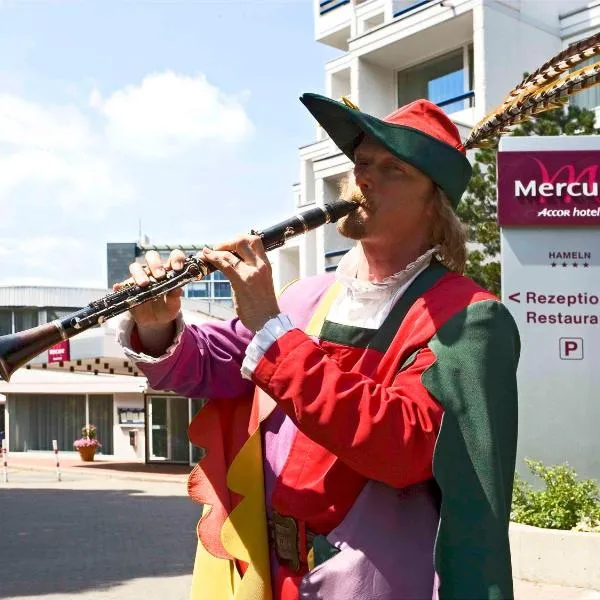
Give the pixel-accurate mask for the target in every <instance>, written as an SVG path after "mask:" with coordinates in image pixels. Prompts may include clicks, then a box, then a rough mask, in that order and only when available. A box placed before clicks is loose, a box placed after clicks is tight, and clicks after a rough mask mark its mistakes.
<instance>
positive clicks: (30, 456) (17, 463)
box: [0, 452, 600, 600]
mask: <svg viewBox="0 0 600 600" xmlns="http://www.w3.org/2000/svg"><path fill="white" fill-rule="evenodd" d="M59 459H60V470H61V474H62V476H63V481H77V480H82V479H85V480H87V481H88V482H89V480H90V478H92V479H96V480H97V481H99V480H98V479H97V478H101V479H105V480H106V479H118V480H130V481H140V482H144V481H145V482H149V483H152V482H156V483H160V482H162V483H172V484H174V487H171V488H170V489H171V493H175V494H177V495H180V494H181V495H185V485H184V484H185V483H186V481H187V476H188V474H189V472H190V470H191V467H189V466H187V465H170V464H160V463H159V464H145V463H143V462H124V461H118V460H115V459H114V458H112V457H106V456H101V455H100V456H98V457H96V459H95V460H94V462H91V463H85V462H82V461H81V459H80V458H79V456H78V455H76V454H74V453H62V454H60V455H59ZM36 473H37V475H36ZM8 477H9V482H10V481H11V480H12V481H13V482H14V483H15V484H16V485H17V486H18V487H21V486H24V487H30V486H33V487H40V485H39V483H40V478H43V480H44V481H45V482H48V483H46V484H42V485H52V484H51V483H50V482H51V481H56V479H55V477H56V461H55V457H54V455H53V454H52V453H35V452H27V453H14V452H13V453H10V454H9V456H8ZM1 481H2V475H1V472H0V482H1ZM124 484H125V481H122V482H115V484H114V487H115V488H118V487H120V486H122V485H124ZM82 485H91V483H88V484H82ZM98 485H102V486H105V485H110V484H109V483H108V482H107V483H105V484H100V483H98ZM7 487H9V488H11V487H12V485H10V483H9V485H8V486H6V487H5V486H3V485H2V483H0V491H1V490H2V489H5V490H6V489H7ZM155 493H156V492H155ZM182 508H185V510H184V511H183V512H184V513H185V512H190V511H191V512H192V513H194V514H196V513H197V508H194V504H193V502H191V501H190V503H189V505H187V503H186V505H185V506H183V507H182ZM190 530H191V529H190ZM187 550H188V551H189V552H190V555H189V556H188V555H186V558H187V559H188V560H189V559H190V556H192V549H191V548H188V549H187ZM165 575H167V574H163V577H164V576H165ZM168 575H170V576H172V575H173V574H171V573H169V574H168ZM177 575H178V576H179V577H177ZM177 575H176V576H175V577H172V578H171V577H169V576H167V577H166V578H164V579H163V580H162V581H160V580H159V581H160V585H165V586H167V588H168V587H169V585H171V586H173V587H171V589H172V590H174V589H175V588H177V589H178V590H179V593H181V594H182V596H181V598H182V599H183V597H184V595H183V594H184V590H185V594H187V589H188V587H189V575H185V576H183V575H181V574H179V573H178V574H177ZM176 582H177V584H176ZM157 583H158V582H157V580H156V579H154V578H148V579H140V580H138V581H137V582H129V584H130V585H134V588H135V590H136V592H135V593H133V594H132V593H131V592H132V591H133V589H134V588H129V587H128V585H125V586H124V588H123V590H122V591H123V592H124V593H125V590H126V589H127V590H128V591H129V594H126V595H124V596H123V597H124V598H125V597H127V598H129V599H130V600H133V599H135V600H137V598H138V595H137V593H140V596H139V598H140V600H141V598H142V597H144V598H145V597H148V596H146V595H144V594H146V593H147V591H148V590H150V589H153V591H154V592H157V591H158V589H157V588H156V585H157ZM121 585H123V584H121ZM146 586H148V587H146ZM142 590H143V593H142ZM80 593H81V592H80ZM98 594H100V595H98ZM105 594H106V592H98V591H93V590H87V591H85V592H84V593H83V594H82V597H85V598H88V597H89V599H90V600H104V599H105V598H106V599H108V598H115V599H116V598H121V596H120V595H114V596H113V595H112V594H110V595H105ZM45 597H47V598H48V600H50V599H51V598H52V600H54V598H56V599H57V600H58V598H61V599H62V598H65V596H63V595H62V594H58V595H54V594H50V595H49V596H45ZM154 597H166V596H160V595H158V596H156V595H155V596H154ZM170 597H171V598H172V600H179V598H180V596H177V595H176V596H173V595H171V596H170ZM0 598H6V596H3V595H2V594H0ZM29 600H37V597H34V598H30V599H29ZM40 600H41V598H40ZM515 600H600V590H596V591H595V590H586V589H581V588H573V587H563V586H555V585H545V584H540V583H535V582H530V581H523V580H516V581H515Z"/></svg>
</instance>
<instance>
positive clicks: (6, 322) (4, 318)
mask: <svg viewBox="0 0 600 600" xmlns="http://www.w3.org/2000/svg"><path fill="white" fill-rule="evenodd" d="M12 332H13V330H12V310H10V309H6V308H2V309H0V335H8V334H9V333H12Z"/></svg>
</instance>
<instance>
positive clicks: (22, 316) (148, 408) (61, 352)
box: [0, 286, 233, 464]
mask: <svg viewBox="0 0 600 600" xmlns="http://www.w3.org/2000/svg"><path fill="white" fill-rule="evenodd" d="M107 293H108V290H106V289H82V288H61V287H37V286H35V287H33V286H32V287H0V335H1V336H3V335H10V334H12V333H16V332H19V331H23V330H26V329H30V328H32V327H35V326H37V325H42V324H44V323H47V322H49V321H52V320H54V319H57V318H63V317H65V316H67V315H69V314H71V313H73V312H75V311H76V310H78V309H80V308H82V307H83V306H86V305H87V304H89V303H90V302H91V301H93V300H98V299H99V298H101V297H102V296H104V295H106V294H107ZM182 308H183V314H184V319H185V321H186V322H187V323H202V322H206V321H213V320H223V319H228V318H231V317H232V316H233V311H232V309H231V308H230V307H227V306H226V305H224V304H216V303H211V302H207V301H206V300H200V299H188V298H184V299H182ZM120 318H122V317H116V318H114V319H111V320H109V321H107V322H106V323H105V324H103V325H102V326H98V327H94V328H92V329H88V330H87V331H84V332H82V333H81V334H79V335H77V336H75V337H73V338H71V339H70V340H67V341H66V342H62V343H61V344H59V345H57V346H55V347H53V348H51V349H50V350H47V351H44V352H42V353H41V354H40V355H39V356H37V357H36V358H34V359H33V360H32V361H30V362H29V363H28V364H27V365H25V366H24V367H22V368H20V369H18V370H17V371H15V372H14V373H13V375H12V377H11V378H10V381H8V382H7V381H1V380H0V436H1V437H4V438H5V439H6V442H7V447H8V450H9V452H31V451H34V452H51V451H52V448H53V446H52V443H53V440H56V441H57V444H58V449H59V450H61V451H63V452H64V451H73V441H74V440H75V439H77V438H78V437H80V435H81V433H80V432H81V428H82V427H83V426H84V425H85V424H86V423H92V424H94V425H96V427H97V429H98V439H99V440H100V442H101V444H102V449H101V452H102V454H104V455H107V456H109V457H114V458H115V459H119V460H127V461H132V460H133V461H136V460H139V461H144V462H171V463H184V464H194V463H195V462H197V460H198V458H199V449H198V448H195V447H193V446H192V445H191V444H190V443H189V441H188V437H187V427H188V424H189V423H190V421H191V419H192V417H193V415H194V414H195V413H196V412H197V411H198V410H199V409H200V407H201V406H202V404H203V401H204V400H203V399H202V398H186V397H181V396H177V395H175V394H171V393H165V392H163V391H158V390H153V389H151V388H150V387H149V385H148V381H147V380H146V378H145V377H144V376H143V374H142V373H140V372H139V371H138V369H137V367H136V365H135V364H134V363H132V362H131V361H130V360H129V359H128V358H127V356H125V354H124V353H123V350H122V348H121V347H120V346H119V345H118V343H117V341H116V330H117V327H118V323H119V320H120ZM1 342H2V339H1V338H0V347H1V346H2V344H1ZM59 346H60V347H59Z"/></svg>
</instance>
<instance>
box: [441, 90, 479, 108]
mask: <svg viewBox="0 0 600 600" xmlns="http://www.w3.org/2000/svg"><path fill="white" fill-rule="evenodd" d="M473 98H475V92H474V91H473V90H469V91H468V92H465V93H464V94H460V95H458V96H454V97H453V98H447V99H446V100H442V101H441V102H436V104H437V105H438V106H439V107H440V108H443V107H444V106H450V105H451V104H454V103H455V102H461V101H462V100H468V101H469V108H472V107H473V103H474V101H473Z"/></svg>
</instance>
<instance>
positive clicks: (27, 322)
mask: <svg viewBox="0 0 600 600" xmlns="http://www.w3.org/2000/svg"><path fill="white" fill-rule="evenodd" d="M37 325H38V311H37V309H35V308H33V309H31V308H19V309H15V331H23V330H24V329H31V327H37Z"/></svg>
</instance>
